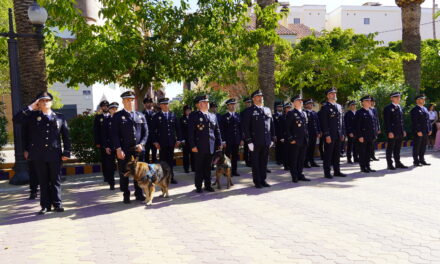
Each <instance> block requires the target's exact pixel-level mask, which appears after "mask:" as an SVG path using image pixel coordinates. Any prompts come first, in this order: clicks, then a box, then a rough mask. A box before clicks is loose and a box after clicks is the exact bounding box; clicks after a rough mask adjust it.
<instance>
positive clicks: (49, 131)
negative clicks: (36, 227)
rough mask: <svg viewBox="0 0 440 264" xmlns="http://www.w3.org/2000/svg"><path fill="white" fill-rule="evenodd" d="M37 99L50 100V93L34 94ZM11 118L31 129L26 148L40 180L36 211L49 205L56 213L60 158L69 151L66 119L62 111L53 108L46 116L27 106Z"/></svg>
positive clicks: (59, 198)
mask: <svg viewBox="0 0 440 264" xmlns="http://www.w3.org/2000/svg"><path fill="white" fill-rule="evenodd" d="M41 99H46V100H53V97H52V95H51V94H50V93H47V92H43V93H40V94H38V95H37V97H36V100H41ZM14 121H15V122H17V123H21V124H24V123H26V125H27V126H28V129H29V130H30V131H32V133H27V134H26V137H27V140H26V142H27V144H28V146H27V147H26V149H27V150H28V151H29V159H30V160H32V161H33V164H34V166H35V172H36V174H37V176H38V181H39V183H40V205H41V208H42V210H41V211H40V214H44V213H46V212H47V211H50V210H51V207H52V205H53V206H54V207H55V211H56V212H62V211H64V208H63V207H62V205H61V203H62V202H61V175H60V174H61V165H62V160H61V157H62V156H64V157H70V150H71V144H70V139H69V128H68V126H67V121H66V119H65V118H64V116H63V115H62V114H59V113H55V112H53V111H51V113H49V114H47V115H46V114H44V113H43V112H41V111H33V110H32V109H31V108H30V107H28V108H26V109H24V110H22V111H20V112H18V113H17V114H16V115H15V116H14Z"/></svg>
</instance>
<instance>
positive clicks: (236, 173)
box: [232, 172, 240, 177]
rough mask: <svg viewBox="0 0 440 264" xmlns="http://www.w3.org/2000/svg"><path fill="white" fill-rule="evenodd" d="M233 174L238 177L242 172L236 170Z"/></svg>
mask: <svg viewBox="0 0 440 264" xmlns="http://www.w3.org/2000/svg"><path fill="white" fill-rule="evenodd" d="M232 176H235V177H238V176H240V174H239V173H238V172H234V173H232Z"/></svg>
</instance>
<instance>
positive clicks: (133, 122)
mask: <svg viewBox="0 0 440 264" xmlns="http://www.w3.org/2000/svg"><path fill="white" fill-rule="evenodd" d="M121 98H122V99H126V98H132V99H135V95H134V92H132V91H127V92H124V93H122V94H121ZM147 138H148V126H147V121H146V120H145V116H144V115H143V114H142V113H140V112H137V111H131V112H128V111H127V110H125V109H122V110H120V111H118V112H117V113H115V114H114V115H113V120H112V143H113V147H114V148H115V150H116V151H117V150H118V149H120V150H122V151H123V152H124V153H125V158H124V159H123V160H120V159H118V168H119V181H120V186H121V191H122V192H123V197H124V203H130V190H129V188H128V183H129V178H128V177H125V176H124V174H125V173H126V172H127V168H126V166H127V163H128V162H129V161H130V160H131V158H132V157H134V158H138V157H139V155H140V152H138V151H136V146H137V145H139V144H140V145H142V146H143V145H145V143H147ZM134 187H135V192H134V195H135V197H136V200H139V201H144V200H145V196H144V195H143V193H142V189H141V188H139V186H138V184H137V182H136V181H134Z"/></svg>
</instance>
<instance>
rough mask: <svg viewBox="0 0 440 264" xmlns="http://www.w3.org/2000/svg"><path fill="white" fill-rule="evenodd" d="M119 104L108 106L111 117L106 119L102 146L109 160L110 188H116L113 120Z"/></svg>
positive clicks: (114, 103)
mask: <svg viewBox="0 0 440 264" xmlns="http://www.w3.org/2000/svg"><path fill="white" fill-rule="evenodd" d="M118 107H119V104H118V103H117V102H113V103H111V104H110V105H109V106H108V112H109V114H110V118H106V119H104V126H103V130H104V136H103V138H102V141H101V142H102V148H103V149H104V150H105V153H104V156H105V159H106V160H108V163H107V164H108V168H107V171H106V173H107V176H106V179H107V182H108V184H109V186H110V190H114V189H115V170H116V153H115V149H114V148H113V143H112V135H111V131H112V120H113V116H114V115H115V113H116V112H117V111H118Z"/></svg>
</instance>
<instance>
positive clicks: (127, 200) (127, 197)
mask: <svg viewBox="0 0 440 264" xmlns="http://www.w3.org/2000/svg"><path fill="white" fill-rule="evenodd" d="M122 202H123V203H125V204H129V203H130V196H124V200H123V201H122Z"/></svg>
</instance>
